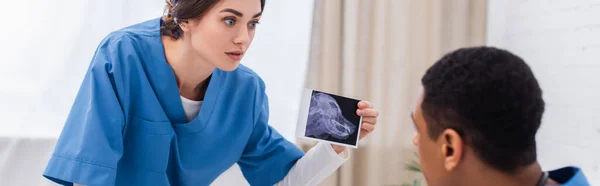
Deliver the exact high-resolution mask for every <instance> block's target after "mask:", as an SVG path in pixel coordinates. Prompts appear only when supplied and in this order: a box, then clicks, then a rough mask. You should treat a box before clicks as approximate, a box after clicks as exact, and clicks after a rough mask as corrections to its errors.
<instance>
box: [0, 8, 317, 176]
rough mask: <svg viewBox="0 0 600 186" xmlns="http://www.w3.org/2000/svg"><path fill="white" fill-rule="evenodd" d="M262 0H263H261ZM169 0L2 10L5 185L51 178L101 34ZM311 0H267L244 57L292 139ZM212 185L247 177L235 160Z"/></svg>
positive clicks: (0, 139)
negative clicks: (51, 161) (57, 147)
mask: <svg viewBox="0 0 600 186" xmlns="http://www.w3.org/2000/svg"><path fill="white" fill-rule="evenodd" d="M257 1H258V0H257ZM164 3H165V1H164V0H101V1H93V0H17V1H8V2H5V3H3V4H2V5H3V10H2V11H0V17H2V18H3V21H2V24H0V41H1V42H0V54H1V56H2V58H3V59H2V60H0V63H1V64H2V68H0V118H1V121H0V185H53V184H51V183H50V182H48V181H47V180H45V179H44V178H42V176H41V175H42V171H43V169H44V168H45V166H46V162H47V160H48V158H49V156H50V154H51V152H52V150H53V148H54V143H55V142H56V137H58V135H59V134H60V131H61V130H62V126H63V124H64V121H65V119H66V116H67V114H68V113H69V109H70V108H71V105H72V103H73V100H74V98H75V95H76V93H77V91H78V89H79V86H80V84H81V81H82V78H83V76H84V74H85V72H86V70H87V68H88V65H89V63H90V60H91V57H92V55H93V53H94V51H95V49H96V47H97V46H98V44H99V42H100V41H101V40H102V39H103V38H104V37H105V36H106V35H107V34H108V33H110V32H111V31H114V30H117V29H119V28H122V27H125V26H128V25H131V24H135V23H139V22H141V21H144V20H148V19H153V18H158V17H160V16H161V15H162V12H163V7H164ZM312 10H313V1H312V0H309V1H307V0H302V1H296V0H277V1H267V4H266V7H265V13H264V14H263V18H262V20H261V24H260V25H259V28H258V32H257V35H256V36H255V39H254V43H253V45H252V46H251V48H250V49H249V51H248V54H247V56H246V57H245V58H244V60H243V61H242V63H243V64H245V65H247V66H249V67H250V68H252V69H253V70H255V71H256V72H257V73H258V74H259V75H260V76H262V77H263V79H264V81H265V82H266V84H267V93H268V94H269V98H270V106H271V118H270V123H271V125H272V126H273V127H274V128H275V129H277V130H278V131H280V132H281V133H282V134H283V136H284V137H286V138H287V139H289V140H291V141H295V137H294V134H295V124H296V118H297V113H298V105H299V104H300V103H299V102H300V99H299V98H300V92H301V89H302V88H303V83H304V77H305V75H304V74H305V71H306V63H307V61H308V53H309V52H308V51H309V42H310V31H311V22H312ZM213 185H247V182H246V181H245V180H244V179H243V177H242V174H241V172H240V170H239V168H238V167H237V166H235V165H234V166H233V167H232V168H231V169H230V170H228V171H227V172H226V173H224V174H223V175H222V176H221V177H219V179H217V180H216V181H215V183H214V184H213Z"/></svg>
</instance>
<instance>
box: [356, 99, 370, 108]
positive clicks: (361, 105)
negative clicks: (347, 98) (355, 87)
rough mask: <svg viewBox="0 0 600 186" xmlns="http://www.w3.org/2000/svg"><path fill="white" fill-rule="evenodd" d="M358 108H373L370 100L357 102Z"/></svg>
mask: <svg viewBox="0 0 600 186" xmlns="http://www.w3.org/2000/svg"><path fill="white" fill-rule="evenodd" d="M358 108H359V109H365V108H373V104H371V102H369V101H360V102H358Z"/></svg>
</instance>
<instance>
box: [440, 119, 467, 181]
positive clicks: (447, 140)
mask: <svg viewBox="0 0 600 186" xmlns="http://www.w3.org/2000/svg"><path fill="white" fill-rule="evenodd" d="M440 140H441V143H442V145H441V147H442V149H441V150H442V151H441V152H442V155H443V157H444V167H445V168H446V170H447V171H452V170H453V169H455V168H456V167H457V166H458V164H459V163H460V161H461V158H462V155H463V151H464V144H463V139H462V137H461V136H460V135H458V133H457V132H456V131H455V130H454V129H446V130H444V132H442V135H440Z"/></svg>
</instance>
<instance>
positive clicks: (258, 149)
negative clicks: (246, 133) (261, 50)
mask: <svg viewBox="0 0 600 186" xmlns="http://www.w3.org/2000/svg"><path fill="white" fill-rule="evenodd" d="M260 87H261V88H259V91H257V102H258V104H257V107H256V108H255V110H256V115H257V116H256V118H257V119H256V121H255V126H254V130H253V132H252V134H251V136H250V139H249V141H248V144H247V145H246V148H245V149H244V152H243V154H242V157H241V158H240V160H239V161H238V165H239V166H240V169H241V170H242V173H243V174H244V177H245V178H246V180H247V181H248V183H250V185H258V186H263V185H274V184H275V183H277V182H279V181H281V180H282V179H283V178H284V177H285V176H286V175H287V173H288V172H289V170H290V169H291V168H292V166H294V164H295V163H296V161H297V160H298V159H300V158H301V157H302V156H303V155H304V152H303V151H302V150H300V148H298V147H297V146H296V145H295V144H293V143H291V142H290V141H288V140H286V139H285V138H284V137H283V136H281V135H280V134H279V133H278V132H277V131H276V130H275V129H273V128H272V127H271V126H269V124H268V118H269V108H268V107H269V104H268V101H267V96H266V94H265V93H264V83H263V82H262V81H260Z"/></svg>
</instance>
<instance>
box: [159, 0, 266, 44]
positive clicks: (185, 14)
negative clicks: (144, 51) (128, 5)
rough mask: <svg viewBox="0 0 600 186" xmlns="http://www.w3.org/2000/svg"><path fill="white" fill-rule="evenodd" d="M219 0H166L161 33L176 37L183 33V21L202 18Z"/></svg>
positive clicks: (262, 3)
mask: <svg viewBox="0 0 600 186" xmlns="http://www.w3.org/2000/svg"><path fill="white" fill-rule="evenodd" d="M217 2H219V0H166V3H167V4H166V5H165V10H164V11H165V12H164V14H165V15H164V16H163V18H162V24H161V26H160V34H161V35H166V36H171V37H173V38H175V39H177V38H179V36H180V35H181V34H182V33H183V30H181V28H180V27H179V24H178V23H180V22H181V21H186V20H188V19H200V18H202V16H203V15H204V13H206V11H208V10H209V9H210V8H212V7H213V6H214V5H215V4H217ZM264 8H265V0H260V10H261V11H262V10H264Z"/></svg>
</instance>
